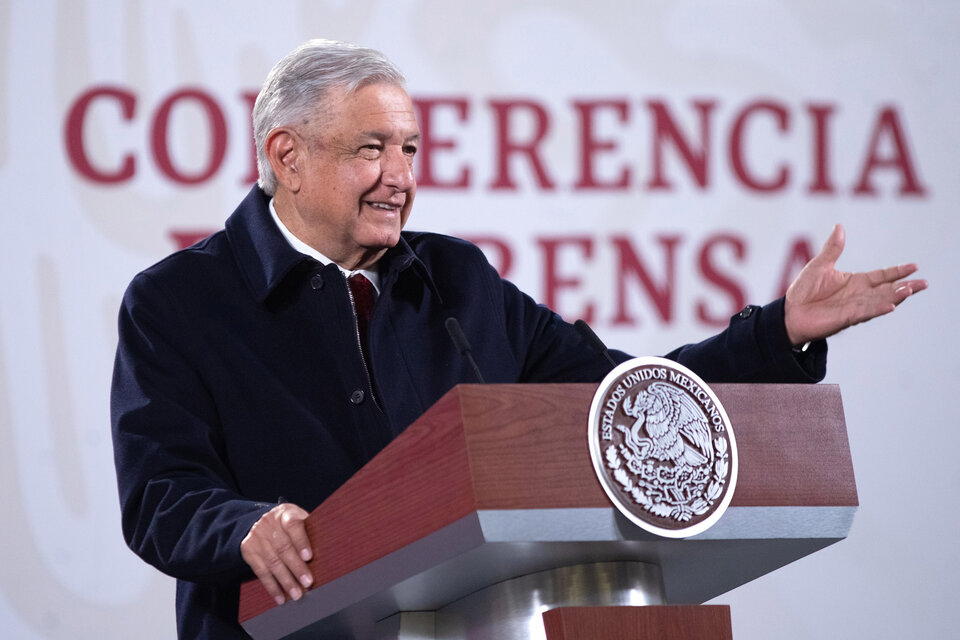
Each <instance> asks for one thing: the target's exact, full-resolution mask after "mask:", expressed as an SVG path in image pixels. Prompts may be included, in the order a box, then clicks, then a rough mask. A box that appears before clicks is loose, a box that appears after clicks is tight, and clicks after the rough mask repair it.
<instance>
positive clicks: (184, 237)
mask: <svg viewBox="0 0 960 640" xmlns="http://www.w3.org/2000/svg"><path fill="white" fill-rule="evenodd" d="M214 233H216V230H214V229H208V230H204V229H194V230H189V229H171V230H170V231H168V232H167V237H169V238H170V239H171V240H173V244H174V246H176V247H177V249H178V250H179V249H186V248H187V247H190V246H193V245H195V244H197V243H198V242H200V241H201V240H203V239H204V238H206V237H207V236H209V235H213V234H214Z"/></svg>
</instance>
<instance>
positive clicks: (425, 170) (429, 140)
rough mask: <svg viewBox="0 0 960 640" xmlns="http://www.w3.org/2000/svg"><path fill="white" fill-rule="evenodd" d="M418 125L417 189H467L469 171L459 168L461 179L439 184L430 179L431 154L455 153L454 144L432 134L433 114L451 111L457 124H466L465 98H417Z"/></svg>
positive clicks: (466, 103)
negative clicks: (445, 108)
mask: <svg viewBox="0 0 960 640" xmlns="http://www.w3.org/2000/svg"><path fill="white" fill-rule="evenodd" d="M413 104H414V106H416V108H417V113H418V116H419V118H418V119H419V122H420V147H419V148H418V149H417V164H418V168H419V172H418V173H419V175H418V176H417V186H419V187H433V188H434V189H466V188H468V187H469V186H470V167H468V166H464V167H460V175H459V177H458V178H457V179H455V180H453V181H450V182H440V181H439V180H437V178H436V177H435V176H434V175H433V171H434V168H433V160H434V153H436V152H437V151H438V150H441V149H456V147H457V143H456V141H455V140H452V139H450V138H440V137H438V136H437V134H436V132H435V131H434V126H433V111H434V109H435V108H437V107H453V109H454V110H455V111H456V114H457V118H458V119H459V120H460V122H466V121H467V115H468V112H469V106H470V103H469V101H468V100H467V98H460V97H457V98H416V99H414V101H413Z"/></svg>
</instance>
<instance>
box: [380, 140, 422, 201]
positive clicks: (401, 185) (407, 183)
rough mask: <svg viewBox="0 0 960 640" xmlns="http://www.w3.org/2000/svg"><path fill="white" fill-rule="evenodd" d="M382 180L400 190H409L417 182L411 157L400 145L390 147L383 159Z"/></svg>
mask: <svg viewBox="0 0 960 640" xmlns="http://www.w3.org/2000/svg"><path fill="white" fill-rule="evenodd" d="M380 166H381V175H380V181H381V182H383V184H385V185H387V186H389V187H394V188H395V189H398V190H400V191H407V190H409V189H411V188H412V187H413V186H414V184H416V181H415V178H414V177H413V164H412V163H411V158H410V156H408V155H407V154H406V153H404V152H403V149H400V148H399V147H389V148H387V150H386V153H384V155H383V159H382V161H381V165H380Z"/></svg>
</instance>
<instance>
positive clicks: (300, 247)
mask: <svg viewBox="0 0 960 640" xmlns="http://www.w3.org/2000/svg"><path fill="white" fill-rule="evenodd" d="M268 206H269V207H270V216H271V217H272V218H273V221H274V222H275V223H276V225H277V228H278V229H280V233H281V234H282V235H283V237H284V238H286V240H287V242H288V243H289V244H290V246H291V247H293V248H294V249H296V250H297V251H299V252H300V253H302V254H304V255H307V256H310V257H311V258H313V259H314V260H316V261H317V262H319V263H320V264H323V265H327V264H331V263H333V260H331V259H330V258H328V257H327V256H325V255H323V254H322V253H320V252H319V251H317V250H316V249H314V248H313V247H311V246H310V245H308V244H307V243H306V242H304V241H303V240H301V239H300V238H298V237H297V236H295V235H293V232H292V231H290V229H288V228H287V225H285V224H283V222H282V221H281V220H280V216H278V215H277V208H276V207H275V206H274V205H273V198H270V202H269V203H268ZM374 266H376V265H374ZM337 268H338V269H340V272H341V273H343V276H344V277H345V278H348V279H349V278H350V276H352V275H354V274H357V273H360V274H363V276H364V277H366V279H367V280H369V281H370V283H371V284H373V288H374V289H375V290H376V291H377V294H379V293H380V272H379V271H377V269H376V268H374V269H355V270H353V271H350V270H348V269H344V268H343V267H341V266H340V265H339V264H338V265H337Z"/></svg>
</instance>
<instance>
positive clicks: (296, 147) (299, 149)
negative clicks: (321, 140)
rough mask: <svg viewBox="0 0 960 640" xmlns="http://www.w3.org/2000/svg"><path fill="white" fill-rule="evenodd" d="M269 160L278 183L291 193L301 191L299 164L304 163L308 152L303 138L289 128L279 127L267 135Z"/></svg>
mask: <svg viewBox="0 0 960 640" xmlns="http://www.w3.org/2000/svg"><path fill="white" fill-rule="evenodd" d="M264 149H265V151H266V153H267V160H268V161H269V162H270V167H271V168H272V169H273V173H274V175H276V176H277V183H278V184H279V185H282V186H283V187H284V188H285V189H286V190H288V191H290V192H291V193H296V192H298V191H299V190H300V172H299V171H298V163H300V164H302V163H303V154H304V153H305V151H306V147H305V142H304V140H303V138H301V137H300V136H298V135H297V133H296V132H295V131H293V130H292V129H289V128H288V127H277V128H276V129H274V130H272V131H271V132H270V133H268V134H267V139H266V140H265V141H264Z"/></svg>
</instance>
